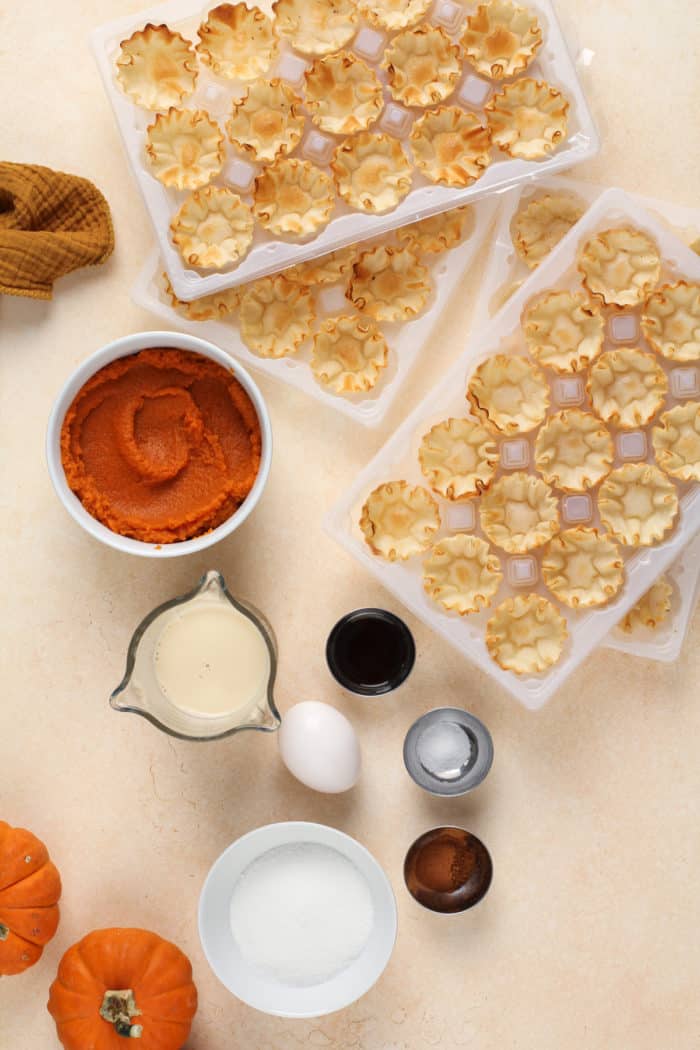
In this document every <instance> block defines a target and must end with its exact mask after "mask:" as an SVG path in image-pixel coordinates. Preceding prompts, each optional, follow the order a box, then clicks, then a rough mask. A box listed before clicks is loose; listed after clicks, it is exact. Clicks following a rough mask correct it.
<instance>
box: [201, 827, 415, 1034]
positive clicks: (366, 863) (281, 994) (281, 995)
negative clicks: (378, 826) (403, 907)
mask: <svg viewBox="0 0 700 1050" xmlns="http://www.w3.org/2000/svg"><path fill="white" fill-rule="evenodd" d="M302 842H313V843H319V844H320V845H324V846H329V847H330V848H332V849H335V850H337V851H338V852H339V853H341V854H342V855H343V856H345V857H347V858H348V860H350V861H351V862H352V863H353V864H354V865H355V867H356V868H357V869H358V871H359V872H360V874H362V875H363V876H364V878H365V879H366V880H367V883H368V886H369V888H370V892H371V893H372V899H373V903H374V905H375V908H374V912H375V921H374V926H373V928H372V933H371V934H370V938H369V940H368V942H367V945H366V946H365V949H364V950H363V952H362V953H361V954H360V956H359V957H358V958H357V959H356V960H354V961H353V962H352V963H350V965H349V966H348V967H346V968H345V969H344V970H341V971H340V972H339V973H337V974H336V975H335V976H334V977H332V978H330V979H329V980H327V981H324V982H322V983H320V984H316V985H311V986H300V987H296V986H292V985H284V984H281V983H280V982H276V981H274V980H273V979H270V980H269V981H268V980H266V979H265V978H264V976H263V975H261V974H255V973H254V972H253V971H252V970H251V968H250V967H248V966H247V965H246V964H245V962H244V961H243V960H242V959H241V958H240V956H238V959H237V961H235V956H236V955H237V954H238V953H237V949H236V947H235V943H234V941H233V936H232V934H231V932H230V920H229V908H230V901H231V894H232V892H233V887H234V885H235V882H236V880H237V879H238V878H239V877H240V875H241V873H242V872H243V871H244V870H245V868H247V867H248V865H249V864H251V863H252V862H253V861H254V860H256V859H257V858H258V857H260V856H262V855H263V854H264V853H267V852H268V851H269V850H271V849H275V848H276V847H278V846H284V845H288V844H293V843H302ZM224 887H226V889H225V891H224ZM377 905H379V907H378V906H377ZM198 927H199V939H200V942H201V945H202V950H203V952H204V955H205V957H206V960H207V962H208V963H209V966H210V967H211V969H212V971H213V972H214V974H215V975H216V976H217V978H218V979H219V981H221V983H222V984H223V985H224V987H225V988H226V989H228V991H229V992H231V994H232V995H234V996H236V998H237V999H240V1000H241V1002H244V1003H245V1004H246V1005H247V1006H251V1007H253V1008H254V1009H256V1010H260V1011H262V1012H263V1013H266V1014H271V1015H273V1016H275V1017H289V1018H297V1019H304V1018H311V1017H323V1016H324V1015H326V1014H330V1013H334V1012H335V1011H337V1010H342V1009H344V1008H345V1007H346V1006H350V1004H351V1003H354V1002H355V1001H356V1000H357V999H359V998H361V996H363V995H365V993H366V992H368V991H369V990H370V988H372V987H373V986H374V985H375V984H376V982H377V981H378V980H379V978H380V977H381V975H382V974H383V972H384V970H385V969H386V967H387V964H388V963H389V960H390V958H391V956H392V953H393V951H394V945H395V943H396V933H397V927H398V920H397V909H396V898H395V896H394V891H393V888H392V885H391V882H390V881H389V878H388V876H387V875H386V873H385V871H384V869H383V868H382V866H381V865H380V864H379V861H377V860H376V859H375V857H373V856H372V854H371V853H370V852H369V850H368V849H367V848H366V847H365V846H363V845H362V843H360V842H358V841H357V839H354V838H352V836H350V835H347V834H346V833H345V832H344V831H339V830H338V829H337V828H332V827H329V826H328V825H327V824H317V823H313V822H311V821H302V820H290V821H283V822H280V823H276V824H265V825H263V826H262V827H259V828H255V829H254V830H253V831H249V832H247V833H246V834H244V835H242V836H241V837H240V838H238V839H236V840H235V842H232V843H231V845H230V846H228V847H227V848H226V849H225V850H224V851H223V853H221V854H220V855H219V856H218V857H217V859H216V860H215V861H214V863H213V864H212V866H211V868H210V869H209V872H208V874H207V877H206V879H205V880H204V884H203V886H202V890H201V893H200V897H199V908H198ZM372 945H373V946H374V947H373V948H371V947H370V946H372ZM222 951H226V952H227V953H228V954H227V961H228V962H229V967H230V964H231V960H232V959H234V967H233V971H232V970H231V969H230V968H229V972H228V973H224V972H223V969H222V965H221V958H220V954H221V952H222ZM236 966H237V967H238V972H235V968H236ZM282 999H284V1000H286V1001H285V1002H284V1003H282V1001H281V1000H282Z"/></svg>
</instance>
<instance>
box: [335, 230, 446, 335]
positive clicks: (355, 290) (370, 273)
mask: <svg viewBox="0 0 700 1050" xmlns="http://www.w3.org/2000/svg"><path fill="white" fill-rule="evenodd" d="M430 293H431V283H430V273H429V271H428V270H427V268H426V267H425V266H422V265H421V264H420V263H419V262H418V260H417V258H416V256H415V255H414V253H413V252H412V251H411V250H410V249H409V248H399V247H395V246H393V245H391V244H387V245H383V244H378V245H376V247H374V248H370V249H369V251H366V252H362V254H361V255H360V257H359V259H358V260H357V262H356V263H355V265H354V266H353V271H352V276H351V278H350V283H349V286H348V290H347V297H348V299H350V301H351V302H352V303H353V304H354V306H355V307H356V308H357V309H358V310H361V311H362V312H363V313H366V314H369V316H370V317H373V318H374V319H375V320H376V321H411V320H413V318H414V317H417V316H418V314H420V313H422V312H423V310H424V309H425V306H426V303H427V302H428V299H429V298H430Z"/></svg>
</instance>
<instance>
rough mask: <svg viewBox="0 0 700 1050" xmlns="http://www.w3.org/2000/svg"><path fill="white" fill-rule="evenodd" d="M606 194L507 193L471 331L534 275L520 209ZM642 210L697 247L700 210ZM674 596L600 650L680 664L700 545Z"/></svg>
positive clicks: (690, 551)
mask: <svg viewBox="0 0 700 1050" xmlns="http://www.w3.org/2000/svg"><path fill="white" fill-rule="evenodd" d="M604 192H605V187H604V186H599V185H596V184H595V183H592V182H582V181H581V180H580V179H571V178H567V177H566V176H562V175H555V176H552V177H551V178H545V179H543V180H542V181H541V182H538V183H536V184H534V185H531V186H520V187H518V188H517V189H514V190H510V191H509V192H508V193H504V194H503V195H502V196H501V198H500V200H501V204H500V208H499V212H498V216H497V218H496V224H495V227H494V231H493V236H492V240H491V248H490V250H489V255H488V258H487V260H486V264H485V267H484V277H483V280H482V283H481V285H480V288H479V295H478V296H477V298H476V303H475V306H474V312H473V314H472V318H473V320H472V325H471V328H472V331H473V332H476V331H479V330H480V329H481V327H482V326H483V325H485V324H488V322H489V320H490V319H491V318H492V317H493V316H494V314H495V313H497V311H498V309H499V304H500V306H502V305H503V303H504V302H505V301H506V299H507V297H508V295H509V294H513V292H514V291H515V290H516V289H517V287H518V286H519V285H520V283H521V282H522V281H524V280H526V279H527V277H528V276H529V274H530V273H531V272H532V271H531V270H530V269H528V267H527V266H526V264H525V263H524V262H523V260H522V259H521V258H520V256H519V255H518V253H517V252H516V251H515V249H514V247H513V240H512V237H511V223H512V222H513V218H514V217H515V215H516V214H517V212H518V211H519V210H520V208H521V207H525V206H526V205H527V202H528V200H530V199H531V198H532V197H539V196H541V195H542V194H543V193H565V194H574V195H575V196H576V197H578V198H580V200H582V201H583V202H584V203H585V204H586V205H587V206H589V207H590V205H591V204H593V202H594V201H595V200H597V199H598V197H600V195H601V194H602V193H604ZM630 196H631V197H632V199H633V200H635V201H637V202H638V203H639V204H640V205H641V206H642V207H643V208H646V209H647V210H648V211H650V212H652V213H653V214H655V215H657V216H658V217H659V218H660V219H661V220H662V221H663V222H664V223H666V224H667V226H668V227H669V229H670V230H672V231H673V232H674V233H676V234H677V235H678V236H679V237H680V238H681V239H682V240H683V241H686V242H687V243H692V242H693V241H695V240H697V238H698V237H700V210H698V209H697V208H686V207H683V206H682V205H679V204H671V203H670V202H668V201H660V200H657V199H655V198H652V197H642V196H640V195H639V194H630ZM666 576H667V577H668V579H669V581H670V583H671V586H672V588H673V593H672V595H671V611H670V613H669V616H668V619H667V620H665V621H664V623H663V624H661V625H659V626H658V627H657V628H655V629H654V630H650V629H648V628H644V627H636V628H635V629H634V630H633V631H632V632H631V633H629V634H628V633H625V632H623V631H621V630H620V629H619V628H617V627H615V628H613V630H612V631H611V632H610V634H609V635H608V636H607V637H606V638H604V639H603V641H602V642H601V645H602V646H604V647H605V648H609V649H619V650H620V651H621V652H625V653H629V654H630V655H632V656H642V657H644V658H645V659H648V660H660V661H662V662H665V663H668V662H672V661H674V660H677V659H678V656H679V654H680V651H681V648H682V646H683V642H684V640H685V637H686V635H687V633H688V627H689V625H690V621H691V619H692V616H693V612H694V609H695V606H696V601H697V592H698V585H699V584H700V541H695V542H694V543H692V544H690V545H689V546H688V548H687V549H686V550H685V551H683V553H682V555H681V556H680V558H678V559H677V560H676V561H675V562H674V563H673V565H672V566H671V567H670V569H669V570H668V571H667V573H666Z"/></svg>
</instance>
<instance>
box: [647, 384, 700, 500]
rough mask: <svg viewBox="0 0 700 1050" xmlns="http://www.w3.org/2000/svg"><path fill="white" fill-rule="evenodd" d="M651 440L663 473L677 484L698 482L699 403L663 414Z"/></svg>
mask: <svg viewBox="0 0 700 1050" xmlns="http://www.w3.org/2000/svg"><path fill="white" fill-rule="evenodd" d="M651 440H652V443H653V445H654V454H655V456H656V462H657V463H658V464H659V466H660V467H661V469H662V470H664V471H665V472H666V473H667V474H670V475H671V477H673V478H678V479H679V480H680V481H700V403H698V402H697V401H686V402H685V403H684V404H681V405H676V406H675V407H674V408H671V409H669V410H668V412H664V413H663V414H662V415H661V416H660V418H659V422H658V424H657V425H656V426H655V427H654V428H653V430H652V432H651Z"/></svg>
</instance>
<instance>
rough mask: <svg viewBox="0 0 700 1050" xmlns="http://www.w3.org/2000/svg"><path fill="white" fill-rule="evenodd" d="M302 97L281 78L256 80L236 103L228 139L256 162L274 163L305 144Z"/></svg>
mask: <svg viewBox="0 0 700 1050" xmlns="http://www.w3.org/2000/svg"><path fill="white" fill-rule="evenodd" d="M300 107H301V98H300V97H299V95H297V94H296V92H294V91H292V89H291V88H290V87H289V85H288V84H285V83H284V81H283V80H280V79H279V78H278V77H274V78H273V79H272V80H256V81H255V82H254V83H253V84H251V85H250V87H249V88H248V89H247V90H246V92H245V94H244V95H243V97H242V98H240V99H238V100H237V101H235V102H234V104H233V112H232V114H231V116H230V117H229V119H228V122H227V124H226V131H227V133H228V137H229V139H230V140H231V142H232V143H233V144H234V146H237V147H238V148H239V149H240V150H242V151H243V152H244V153H246V154H248V156H249V157H251V158H252V159H253V160H262V161H272V160H274V159H275V158H276V157H278V156H279V155H280V154H282V153H284V154H286V153H291V151H292V150H293V149H294V148H295V147H296V146H298V144H299V142H300V141H301V136H302V134H303V131H304V115H303V113H302V112H301V108H300Z"/></svg>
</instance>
